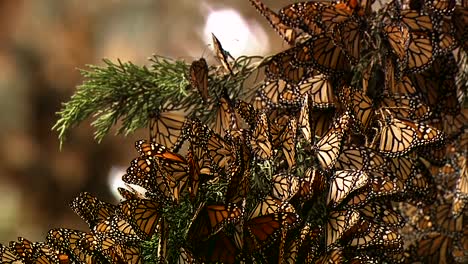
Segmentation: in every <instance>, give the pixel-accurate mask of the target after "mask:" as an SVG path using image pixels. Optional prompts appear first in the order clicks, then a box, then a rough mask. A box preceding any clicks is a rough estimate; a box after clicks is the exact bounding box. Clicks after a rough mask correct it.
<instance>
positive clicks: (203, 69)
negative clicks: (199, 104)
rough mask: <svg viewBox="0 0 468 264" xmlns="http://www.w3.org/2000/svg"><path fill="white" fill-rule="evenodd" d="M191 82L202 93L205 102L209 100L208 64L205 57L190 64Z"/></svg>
mask: <svg viewBox="0 0 468 264" xmlns="http://www.w3.org/2000/svg"><path fill="white" fill-rule="evenodd" d="M190 84H191V85H192V87H193V88H196V89H197V90H198V92H199V93H200V95H201V97H202V99H203V102H207V101H208V64H206V60H205V59H204V58H200V59H199V60H196V61H194V62H192V64H191V65H190Z"/></svg>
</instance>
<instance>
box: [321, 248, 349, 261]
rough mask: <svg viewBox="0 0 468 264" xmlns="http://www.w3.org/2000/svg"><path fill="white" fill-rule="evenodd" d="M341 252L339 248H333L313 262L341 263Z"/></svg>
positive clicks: (342, 257)
mask: <svg viewBox="0 0 468 264" xmlns="http://www.w3.org/2000/svg"><path fill="white" fill-rule="evenodd" d="M343 259H344V256H343V251H342V249H340V248H334V249H332V250H331V251H329V252H328V253H326V254H325V255H323V256H320V257H319V258H318V259H316V260H315V261H314V263H317V264H328V263H332V264H335V263H343Z"/></svg>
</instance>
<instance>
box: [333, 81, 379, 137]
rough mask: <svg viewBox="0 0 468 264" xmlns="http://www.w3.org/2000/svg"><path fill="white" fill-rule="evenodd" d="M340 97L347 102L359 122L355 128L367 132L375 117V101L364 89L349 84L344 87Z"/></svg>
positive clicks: (349, 109) (348, 108)
mask: <svg viewBox="0 0 468 264" xmlns="http://www.w3.org/2000/svg"><path fill="white" fill-rule="evenodd" d="M340 97H341V100H342V101H343V102H344V103H345V105H346V108H347V110H348V112H349V113H350V114H351V115H352V116H353V120H354V121H356V122H357V123H358V126H356V127H355V129H356V130H357V131H358V132H365V131H366V130H367V129H368V128H369V126H370V124H371V123H372V120H373V117H374V103H373V101H372V99H371V98H370V97H369V96H367V95H365V94H364V92H363V91H361V90H358V89H354V88H352V87H349V86H343V87H342V89H341V91H340Z"/></svg>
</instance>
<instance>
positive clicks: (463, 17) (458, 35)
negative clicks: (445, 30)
mask: <svg viewBox="0 0 468 264" xmlns="http://www.w3.org/2000/svg"><path fill="white" fill-rule="evenodd" d="M467 22H468V10H467V8H466V6H465V7H462V6H460V5H456V6H455V10H454V11H453V14H452V24H453V26H454V28H455V39H456V40H457V41H458V42H459V43H460V45H461V47H462V48H463V49H464V50H465V52H466V51H467V50H468V38H467V37H466V36H467V34H468V29H467V28H466V24H467Z"/></svg>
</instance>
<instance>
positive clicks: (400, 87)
mask: <svg viewBox="0 0 468 264" xmlns="http://www.w3.org/2000/svg"><path fill="white" fill-rule="evenodd" d="M387 91H389V94H404V95H413V94H416V92H417V91H416V87H414V85H413V82H412V81H411V79H410V78H409V77H408V75H404V76H402V78H401V80H400V81H398V82H396V83H395V85H392V86H390V87H389V89H387Z"/></svg>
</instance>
